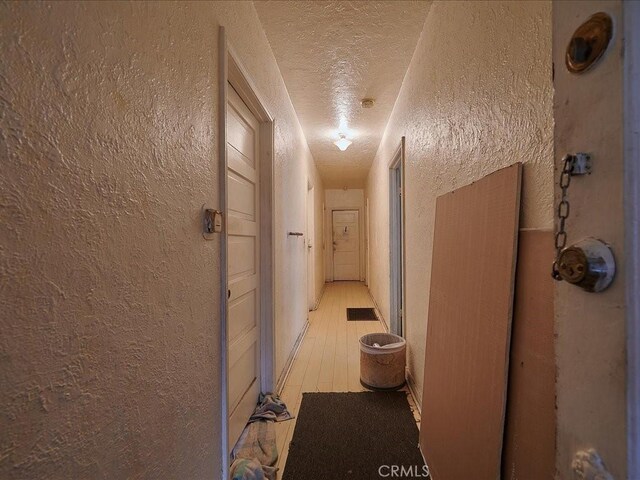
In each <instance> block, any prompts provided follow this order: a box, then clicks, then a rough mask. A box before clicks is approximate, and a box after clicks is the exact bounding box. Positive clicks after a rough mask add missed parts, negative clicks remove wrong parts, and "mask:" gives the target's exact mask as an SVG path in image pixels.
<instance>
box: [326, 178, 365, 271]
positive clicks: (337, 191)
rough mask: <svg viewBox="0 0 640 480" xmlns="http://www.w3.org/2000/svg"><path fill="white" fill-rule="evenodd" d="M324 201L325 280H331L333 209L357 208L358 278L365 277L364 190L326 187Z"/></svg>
mask: <svg viewBox="0 0 640 480" xmlns="http://www.w3.org/2000/svg"><path fill="white" fill-rule="evenodd" d="M324 202H325V220H324V221H325V254H324V261H325V264H324V265H325V266H324V271H325V279H326V281H327V282H332V281H333V216H332V211H333V210H358V220H359V223H360V280H363V281H364V278H365V271H366V265H365V259H366V256H365V245H366V233H367V232H366V224H365V209H364V190H363V189H361V188H347V189H344V188H328V189H326V190H325V191H324Z"/></svg>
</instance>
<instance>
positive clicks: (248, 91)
mask: <svg viewBox="0 0 640 480" xmlns="http://www.w3.org/2000/svg"><path fill="white" fill-rule="evenodd" d="M218 42H219V45H218V46H219V57H218V62H219V75H218V89H219V98H218V113H219V116H218V124H219V137H218V149H219V155H220V173H219V175H220V205H221V209H222V211H223V212H224V219H225V225H224V233H223V235H221V245H220V252H221V255H220V257H221V260H220V299H221V301H220V341H221V357H222V360H221V372H220V391H221V392H222V395H221V403H222V412H221V425H222V433H221V435H222V436H221V444H222V478H228V477H229V460H230V449H231V447H232V445H228V422H229V411H228V401H227V396H228V378H227V368H228V366H227V356H228V348H229V345H228V341H227V329H228V325H227V312H228V301H227V292H228V282H227V259H228V250H227V232H226V220H227V204H228V203H227V192H228V190H227V162H228V158H227V101H228V98H227V95H228V93H227V85H228V84H229V83H230V84H231V85H233V88H234V89H235V90H236V92H238V95H240V98H242V100H243V101H244V102H245V103H246V105H247V107H249V110H251V113H253V114H254V115H255V117H256V119H257V120H258V122H259V123H260V130H259V136H260V137H259V138H260V152H259V162H260V168H259V181H260V190H259V195H260V212H259V215H260V322H261V328H260V357H261V358H260V366H261V374H260V375H261V385H260V389H261V391H262V392H271V391H273V389H274V385H275V382H274V379H275V348H274V318H275V314H274V301H273V295H274V260H275V258H274V257H275V249H274V245H275V242H274V236H273V224H274V220H273V216H274V205H273V202H274V192H273V160H274V159H273V142H274V140H273V138H274V137H273V129H274V120H273V117H272V116H271V115H270V114H269V112H268V110H267V109H266V108H265V105H266V104H265V102H264V101H262V98H261V96H260V95H259V94H258V90H257V89H256V88H255V86H254V84H253V82H252V80H251V77H250V76H249V75H248V73H247V71H246V69H245V68H244V67H243V66H242V64H241V63H240V61H239V57H238V55H237V54H236V53H235V52H234V50H233V48H232V47H231V45H229V43H228V42H227V37H226V33H225V29H224V27H222V26H221V27H220V30H219V38H218ZM256 401H257V399H256Z"/></svg>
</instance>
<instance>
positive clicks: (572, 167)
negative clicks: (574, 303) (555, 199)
mask: <svg viewBox="0 0 640 480" xmlns="http://www.w3.org/2000/svg"><path fill="white" fill-rule="evenodd" d="M590 173H591V157H590V155H589V154H586V153H576V154H575V155H571V154H569V155H565V157H564V158H563V167H562V173H561V174H560V189H561V190H562V194H561V199H560V203H559V204H558V211H557V213H558V232H557V233H556V236H555V247H556V259H555V261H554V262H553V267H552V271H551V275H552V276H553V278H554V279H555V280H557V281H562V280H564V281H565V282H569V283H572V284H574V285H577V286H579V287H581V288H583V289H584V290H586V291H588V292H601V291H602V290H604V289H606V288H607V287H608V286H609V285H610V284H611V282H612V281H613V277H614V275H615V269H616V266H615V260H614V257H613V253H612V252H611V249H610V248H609V247H608V246H607V245H606V244H605V243H604V242H602V241H600V240H597V239H595V238H586V239H584V240H582V241H580V242H578V243H576V244H575V245H571V246H569V247H566V244H567V232H566V230H565V223H566V220H567V218H569V213H570V205H569V197H568V193H569V185H570V184H571V177H572V176H577V175H586V174H590Z"/></svg>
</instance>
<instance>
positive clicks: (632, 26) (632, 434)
mask: <svg viewBox="0 0 640 480" xmlns="http://www.w3.org/2000/svg"><path fill="white" fill-rule="evenodd" d="M622 9H623V10H622V13H623V18H622V22H623V30H624V31H623V34H624V38H625V58H624V60H623V65H624V66H623V68H624V71H623V83H624V86H623V89H624V90H623V98H624V99H625V103H626V105H625V107H624V110H623V112H624V122H623V123H624V133H623V135H624V170H625V174H624V179H623V205H624V212H625V222H624V223H625V256H626V265H625V268H626V278H625V280H626V282H625V283H626V292H625V300H626V302H625V303H626V316H627V319H626V320H627V477H628V478H638V477H639V476H640V456H638V455H634V452H637V451H638V449H639V448H640V299H639V298H638V291H640V205H638V201H639V200H640V187H639V182H640V164H639V163H638V158H639V156H640V84H639V83H640V82H638V79H639V78H640V45H639V44H638V40H639V39H640V34H639V33H638V27H640V3H638V2H627V3H625V4H624V5H623V6H622Z"/></svg>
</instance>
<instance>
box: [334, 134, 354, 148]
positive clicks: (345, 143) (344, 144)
mask: <svg viewBox="0 0 640 480" xmlns="http://www.w3.org/2000/svg"><path fill="white" fill-rule="evenodd" d="M351 143H353V142H351V140H347V136H346V135H345V134H344V133H341V134H340V139H339V140H336V141H335V142H333V144H334V145H335V146H336V147H338V148H339V149H340V150H342V151H343V152H344V151H345V150H346V149H347V148H349V145H351Z"/></svg>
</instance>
